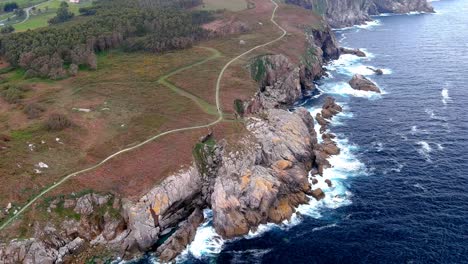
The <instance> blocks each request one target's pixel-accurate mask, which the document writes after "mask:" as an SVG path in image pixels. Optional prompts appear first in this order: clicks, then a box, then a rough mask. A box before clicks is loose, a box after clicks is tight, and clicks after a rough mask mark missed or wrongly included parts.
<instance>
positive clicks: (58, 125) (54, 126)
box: [46, 114, 72, 131]
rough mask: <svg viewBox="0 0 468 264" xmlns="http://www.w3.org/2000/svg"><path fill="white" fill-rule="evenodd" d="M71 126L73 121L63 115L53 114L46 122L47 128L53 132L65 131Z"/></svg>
mask: <svg viewBox="0 0 468 264" xmlns="http://www.w3.org/2000/svg"><path fill="white" fill-rule="evenodd" d="M71 125H72V123H71V121H70V120H69V119H68V117H66V116H65V115H63V114H51V115H50V116H49V118H48V119H47V121H46V128H47V129H48V130H51V131H60V130H64V129H65V128H68V127H70V126H71Z"/></svg>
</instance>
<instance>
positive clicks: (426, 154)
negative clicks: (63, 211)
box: [135, 0, 468, 264]
mask: <svg viewBox="0 0 468 264" xmlns="http://www.w3.org/2000/svg"><path fill="white" fill-rule="evenodd" d="M433 6H434V7H435V9H436V11H437V13H436V14H416V13H415V14H409V15H385V16H379V17H375V19H376V20H375V21H374V22H371V23H368V24H367V25H365V26H357V27H352V28H348V29H343V30H339V31H336V34H337V38H338V39H339V40H340V44H341V45H342V46H344V47H349V48H360V49H362V50H364V51H366V53H367V54H368V56H367V57H366V58H358V57H355V56H352V55H344V56H342V57H341V58H340V59H339V60H337V61H334V62H333V63H332V64H331V65H329V66H328V67H327V68H328V69H329V72H330V77H329V78H326V79H324V80H323V81H321V83H320V85H319V89H320V91H321V93H320V95H319V96H317V97H314V98H309V99H308V100H305V101H303V102H300V103H299V104H300V105H301V106H304V107H307V108H308V109H309V110H310V112H311V113H312V114H315V112H317V111H319V110H320V107H321V104H322V103H323V100H324V98H325V97H326V96H333V97H335V98H336V100H337V102H338V103H339V104H341V105H342V106H343V107H344V110H345V111H344V112H343V113H342V114H340V115H339V116H337V117H335V118H334V120H333V123H332V125H331V127H330V132H332V133H334V134H336V135H337V141H338V145H339V146H340V148H341V150H342V151H341V154H340V155H338V156H335V157H332V159H331V164H332V165H333V168H331V169H328V170H326V171H325V173H324V177H325V178H330V179H331V180H332V182H333V187H331V188H329V187H328V186H326V185H321V186H320V187H322V188H323V189H324V191H325V193H326V195H327V196H326V199H324V200H322V201H320V202H317V201H311V203H310V204H307V205H303V206H301V207H300V208H299V210H298V211H299V212H300V213H301V214H300V216H295V217H294V218H293V219H292V221H291V222H285V223H284V224H283V225H280V226H278V225H273V224H271V225H265V226H262V227H260V229H259V231H257V232H256V233H254V234H249V235H248V236H246V237H243V238H239V239H235V240H231V241H224V240H222V239H221V238H219V237H218V236H216V234H215V232H214V230H213V228H212V227H211V224H210V222H209V220H208V221H207V222H206V223H205V224H204V225H203V226H202V227H200V228H199V229H198V231H197V235H196V238H195V241H194V242H193V243H192V244H191V245H190V246H189V248H188V249H187V250H186V251H185V252H184V253H183V254H182V256H180V257H179V258H178V259H177V262H178V263H268V264H274V263H468V114H467V105H468V15H467V14H468V1H466V0H442V1H434V2H433ZM368 66H370V67H374V68H381V69H383V71H384V75H381V76H377V75H375V74H374V73H373V72H372V71H371V70H369V69H368V68H367V67H368ZM355 73H360V74H364V75H366V76H367V77H368V78H370V79H372V80H373V81H375V82H376V83H377V84H378V85H379V87H380V88H381V89H382V90H383V93H382V94H381V95H379V94H373V93H369V92H361V91H355V90H353V89H351V87H350V86H349V85H348V84H347V82H348V81H349V80H350V79H351V77H352V75H353V74H355ZM205 214H206V216H207V217H208V219H209V218H210V211H208V210H207V211H205ZM153 261H155V260H152V259H151V257H149V256H148V257H147V258H144V259H141V260H139V261H136V262H135V263H148V262H153Z"/></svg>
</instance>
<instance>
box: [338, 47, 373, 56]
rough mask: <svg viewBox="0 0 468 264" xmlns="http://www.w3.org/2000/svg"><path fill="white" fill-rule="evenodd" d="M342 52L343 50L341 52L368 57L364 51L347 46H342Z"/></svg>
mask: <svg viewBox="0 0 468 264" xmlns="http://www.w3.org/2000/svg"><path fill="white" fill-rule="evenodd" d="M340 52H341V54H351V55H355V56H358V57H366V56H367V55H366V53H365V52H364V51H362V50H359V49H347V48H343V47H341V48H340Z"/></svg>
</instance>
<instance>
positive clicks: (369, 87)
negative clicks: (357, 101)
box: [349, 74, 381, 93]
mask: <svg viewBox="0 0 468 264" xmlns="http://www.w3.org/2000/svg"><path fill="white" fill-rule="evenodd" d="M349 85H350V86H351V87H352V88H353V89H355V90H359V91H368V92H375V93H381V91H380V89H379V87H378V86H377V85H376V84H375V83H374V82H372V81H371V80H369V79H367V78H366V77H364V76H363V75H361V74H356V75H354V76H353V78H352V79H351V80H350V81H349Z"/></svg>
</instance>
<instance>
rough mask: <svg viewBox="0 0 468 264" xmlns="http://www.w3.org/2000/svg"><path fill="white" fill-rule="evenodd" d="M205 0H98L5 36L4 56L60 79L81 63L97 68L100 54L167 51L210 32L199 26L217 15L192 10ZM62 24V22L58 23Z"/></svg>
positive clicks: (0, 45) (0, 47)
mask: <svg viewBox="0 0 468 264" xmlns="http://www.w3.org/2000/svg"><path fill="white" fill-rule="evenodd" d="M200 2H201V0H176V1H174V0H172V1H171V0H137V1H125V0H98V1H96V2H95V3H94V5H93V6H92V7H89V8H83V9H82V10H80V13H81V15H80V16H78V17H75V18H74V19H72V20H70V21H67V22H62V23H51V25H50V26H49V27H47V28H43V29H37V30H29V31H26V32H19V33H11V34H4V35H2V36H1V37H0V54H1V56H2V57H4V58H5V59H6V60H7V61H8V62H9V63H10V64H11V65H12V66H14V67H21V68H23V69H24V70H25V71H26V73H25V74H26V76H27V77H45V78H51V79H60V78H64V77H67V76H69V75H74V74H76V73H77V71H78V69H79V68H80V67H88V68H89V69H96V68H97V60H96V52H101V51H105V50H108V49H113V48H122V49H123V50H125V51H148V52H164V51H168V50H174V49H183V48H187V47H190V46H192V44H193V43H194V42H196V41H197V40H200V39H202V38H205V37H206V36H207V35H208V34H207V32H206V31H205V30H204V29H202V27H201V26H200V25H201V24H203V23H206V22H208V21H210V20H212V19H213V14H212V13H210V12H206V11H189V10H187V8H190V7H193V6H196V5H198V4H200ZM59 22H60V21H59Z"/></svg>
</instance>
